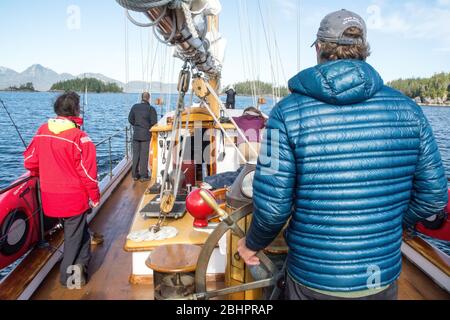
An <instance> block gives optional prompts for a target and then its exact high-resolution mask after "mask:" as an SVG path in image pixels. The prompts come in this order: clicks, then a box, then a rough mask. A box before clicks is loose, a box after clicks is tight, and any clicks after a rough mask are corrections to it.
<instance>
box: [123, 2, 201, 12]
mask: <svg viewBox="0 0 450 320" xmlns="http://www.w3.org/2000/svg"><path fill="white" fill-rule="evenodd" d="M116 1H117V3H118V4H120V5H121V6H122V7H124V8H125V9H128V10H131V11H136V12H146V11H148V10H150V9H153V8H157V7H163V6H167V5H168V6H169V9H181V8H182V6H183V5H184V4H187V5H190V4H191V3H192V0H159V1H155V0H153V1H152V0H116Z"/></svg>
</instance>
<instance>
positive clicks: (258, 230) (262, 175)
mask: <svg viewBox="0 0 450 320" xmlns="http://www.w3.org/2000/svg"><path fill="white" fill-rule="evenodd" d="M295 163H296V162H295V157H294V152H293V150H292V147H291V143H290V141H289V137H288V134H287V130H286V126H285V121H284V119H283V115H282V112H281V109H280V106H277V107H275V108H274V110H273V111H272V114H271V116H270V119H269V121H268V125H267V132H266V134H265V137H264V140H263V143H262V145H261V152H260V156H259V160H258V166H257V169H256V174H255V179H254V183H253V204H254V213H253V219H252V223H251V226H250V229H249V231H248V233H247V240H246V243H247V247H248V248H249V249H251V250H254V251H259V250H262V249H264V248H266V247H267V246H268V245H269V244H270V243H271V242H272V241H273V240H274V239H275V238H276V237H277V236H278V234H279V233H280V232H281V230H282V229H283V227H284V225H285V224H286V223H287V221H288V220H289V217H290V216H291V214H292V206H293V201H294V200H293V199H294V195H295V194H294V193H295V181H296V167H295Z"/></svg>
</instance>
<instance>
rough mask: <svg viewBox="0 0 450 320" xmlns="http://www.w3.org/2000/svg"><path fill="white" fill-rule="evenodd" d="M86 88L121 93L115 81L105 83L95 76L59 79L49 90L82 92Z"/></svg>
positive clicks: (90, 90) (92, 90) (121, 89)
mask: <svg viewBox="0 0 450 320" xmlns="http://www.w3.org/2000/svg"><path fill="white" fill-rule="evenodd" d="M86 89H87V91H88V92H95V93H122V92H123V88H121V87H119V86H118V85H117V84H116V83H105V82H103V81H101V80H98V79H95V78H85V79H80V78H77V79H73V80H67V81H60V82H57V83H55V84H54V85H53V86H52V87H51V89H50V91H76V92H84V91H85V90H86Z"/></svg>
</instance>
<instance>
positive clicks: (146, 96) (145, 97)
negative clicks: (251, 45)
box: [142, 92, 151, 102]
mask: <svg viewBox="0 0 450 320" xmlns="http://www.w3.org/2000/svg"><path fill="white" fill-rule="evenodd" d="M150 99H151V96H150V93H148V92H143V93H142V101H145V102H150Z"/></svg>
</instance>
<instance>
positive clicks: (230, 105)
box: [225, 101, 236, 110]
mask: <svg viewBox="0 0 450 320" xmlns="http://www.w3.org/2000/svg"><path fill="white" fill-rule="evenodd" d="M225 108H227V109H231V110H234V109H236V102H235V101H234V102H231V101H230V102H228V101H227V103H225Z"/></svg>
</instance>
